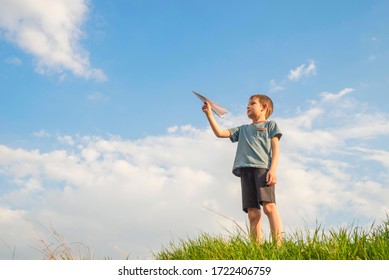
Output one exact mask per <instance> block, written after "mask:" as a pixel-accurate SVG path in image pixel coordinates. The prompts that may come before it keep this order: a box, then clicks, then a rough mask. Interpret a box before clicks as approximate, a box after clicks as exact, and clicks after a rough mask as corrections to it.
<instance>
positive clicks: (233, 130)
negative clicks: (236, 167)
mask: <svg viewBox="0 0 389 280" xmlns="http://www.w3.org/2000/svg"><path fill="white" fill-rule="evenodd" d="M228 130H229V131H230V135H231V136H230V140H231V142H233V143H234V142H237V141H238V140H239V131H240V127H234V128H230V129H228Z"/></svg>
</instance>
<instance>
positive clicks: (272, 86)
mask: <svg viewBox="0 0 389 280" xmlns="http://www.w3.org/2000/svg"><path fill="white" fill-rule="evenodd" d="M282 90H284V87H283V86H281V85H279V84H277V83H276V81H275V80H271V81H270V89H269V91H270V92H278V91H282Z"/></svg>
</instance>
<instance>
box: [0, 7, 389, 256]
mask: <svg viewBox="0 0 389 280" xmlns="http://www.w3.org/2000/svg"><path fill="white" fill-rule="evenodd" d="M26 3H27V4H26ZM0 5H1V6H2V10H1V11H0V81H1V82H0V104H1V110H0V127H1V129H0V215H1V216H2V217H3V220H2V221H1V222H0V229H1V230H0V232H1V235H0V241H1V242H0V252H1V254H0V257H1V258H5V259H6V258H10V256H11V257H12V254H11V253H10V250H9V248H14V247H15V248H16V250H15V252H16V253H15V256H16V258H40V257H41V256H40V255H39V253H38V254H36V252H35V251H33V250H31V248H30V246H29V245H31V244H34V242H35V241H34V240H36V239H37V238H36V236H35V235H34V232H35V230H36V229H37V228H38V229H39V230H38V231H40V230H42V231H43V232H45V231H47V229H50V225H53V227H54V228H56V229H58V231H60V232H62V233H63V234H64V235H65V236H66V237H67V238H68V239H70V240H74V241H80V242H84V243H85V244H87V245H89V246H90V247H91V248H92V249H93V250H95V251H96V255H97V256H104V255H105V256H107V255H109V256H112V257H113V258H119V257H120V254H121V252H126V253H128V254H130V256H131V257H135V258H136V257H141V258H142V257H149V256H150V251H151V250H158V249H159V246H161V244H166V243H168V242H169V241H170V240H171V238H172V235H173V236H177V237H186V236H190V235H195V234H196V233H198V230H202V231H206V232H212V233H216V234H217V233H220V232H223V230H222V229H221V227H220V223H226V224H227V225H228V221H225V220H223V219H222V218H221V217H218V216H214V215H213V214H212V213H210V212H207V211H206V210H204V207H203V206H206V207H210V208H212V209H215V210H217V211H219V212H221V213H224V214H226V215H228V216H230V217H232V218H233V219H235V220H237V221H239V222H241V223H242V224H245V216H244V214H243V212H242V211H241V210H240V189H239V188H240V186H239V180H238V178H236V177H233V175H232V174H231V166H232V162H233V157H234V153H235V148H236V147H235V145H234V144H231V143H229V142H228V140H221V139H216V138H215V137H214V136H213V135H212V132H211V131H210V130H209V128H208V125H207V122H206V120H205V118H204V116H203V113H202V112H201V105H202V104H201V102H200V101H199V100H198V99H197V98H196V97H195V96H194V95H193V94H192V93H191V90H192V89H194V90H196V91H198V92H200V93H202V94H203V95H205V96H208V97H210V98H211V99H213V100H214V101H216V102H218V103H219V104H221V105H223V106H224V107H226V108H227V109H228V110H229V111H230V114H229V115H228V116H226V117H225V118H224V119H219V120H220V122H221V125H222V126H224V127H232V126H237V125H239V124H241V123H244V122H248V119H247V117H245V106H246V104H247V99H248V97H249V96H251V95H252V94H253V93H264V94H268V95H269V96H270V97H271V98H272V99H273V101H274V103H275V112H274V114H273V116H272V119H274V120H276V121H277V122H278V123H279V125H280V127H281V129H282V130H283V133H284V136H283V138H282V141H281V160H280V166H279V169H278V177H279V184H278V185H279V186H278V201H279V203H278V204H279V208H280V211H281V215H282V218H283V222H284V227H285V232H286V233H288V231H290V229H292V228H293V227H294V226H305V225H306V224H308V225H309V226H314V225H315V222H316V221H317V220H319V221H323V222H324V224H325V225H328V226H338V225H341V224H349V223H353V222H358V223H360V224H362V225H366V224H369V223H371V222H373V221H375V220H380V219H381V218H384V217H385V215H386V213H387V212H388V206H387V205H389V189H388V181H389V180H388V179H389V177H388V175H387V174H388V168H389V161H388V158H389V147H388V144H387V141H386V140H385V139H386V138H387V136H388V134H389V125H388V123H389V122H388V120H389V114H388V101H389V98H388V96H389V95H388V94H389V92H388V88H389V71H388V70H389V68H388V65H389V48H388V46H389V19H388V17H387V14H388V12H389V1H357V2H355V1H314V2H312V1H238V2H237V1H84V0H79V1H60V0H56V1H48V0H40V1H27V2H26V1H21V0H18V1H15V0H14V1H11V0H0ZM291 197H293V199H292V201H291V199H290V198H291ZM124 217H126V218H124ZM116 219H117V221H116ZM123 220H126V222H123ZM151 225H154V226H151ZM107 227H108V228H109V230H108V229H107ZM264 227H265V230H266V221H265V224H264ZM76 228H77V229H76ZM96 232H99V233H98V234H96ZM107 236H109V238H108V237H107ZM80 239H81V240H80ZM107 239H109V240H107ZM102 241H104V242H102ZM102 244H104V245H102ZM118 248H120V249H118Z"/></svg>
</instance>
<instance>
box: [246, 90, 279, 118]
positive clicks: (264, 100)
mask: <svg viewBox="0 0 389 280" xmlns="http://www.w3.org/2000/svg"><path fill="white" fill-rule="evenodd" d="M254 98H257V99H258V101H259V103H261V105H263V104H266V105H267V106H266V114H265V118H266V119H268V118H269V117H270V115H271V114H272V113H273V110H274V106H273V101H272V100H271V99H270V97H269V96H267V95H264V94H254V95H252V96H251V97H250V100H251V99H254Z"/></svg>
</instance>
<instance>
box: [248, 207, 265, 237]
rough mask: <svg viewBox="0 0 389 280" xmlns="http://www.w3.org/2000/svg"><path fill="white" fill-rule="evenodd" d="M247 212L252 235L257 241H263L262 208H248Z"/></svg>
mask: <svg viewBox="0 0 389 280" xmlns="http://www.w3.org/2000/svg"><path fill="white" fill-rule="evenodd" d="M247 214H248V217H249V222H250V236H251V238H252V239H254V240H255V241H257V242H259V243H261V242H262V227H261V218H262V214H261V209H258V208H248V209H247Z"/></svg>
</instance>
